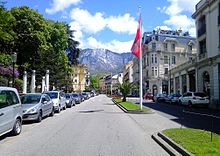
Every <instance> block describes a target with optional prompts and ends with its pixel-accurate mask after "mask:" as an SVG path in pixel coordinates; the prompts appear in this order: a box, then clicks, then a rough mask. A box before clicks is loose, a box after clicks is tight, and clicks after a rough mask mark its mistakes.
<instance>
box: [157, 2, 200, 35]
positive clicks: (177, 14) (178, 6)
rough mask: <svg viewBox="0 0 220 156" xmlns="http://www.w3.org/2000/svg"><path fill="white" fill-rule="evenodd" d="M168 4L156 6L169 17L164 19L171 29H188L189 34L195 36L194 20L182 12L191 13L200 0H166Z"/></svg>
mask: <svg viewBox="0 0 220 156" xmlns="http://www.w3.org/2000/svg"><path fill="white" fill-rule="evenodd" d="M167 1H168V2H170V5H169V6H164V7H162V8H161V7H158V8H157V10H159V11H160V12H162V13H166V14H167V15H169V19H167V20H165V21H164V24H167V25H168V26H170V27H171V28H172V29H180V28H181V29H182V30H183V31H189V33H190V35H191V36H195V22H194V20H193V19H192V18H191V17H187V16H186V15H185V14H184V13H186V12H188V13H190V14H192V13H193V12H194V11H195V5H196V4H197V3H198V2H199V1H200V0H167Z"/></svg>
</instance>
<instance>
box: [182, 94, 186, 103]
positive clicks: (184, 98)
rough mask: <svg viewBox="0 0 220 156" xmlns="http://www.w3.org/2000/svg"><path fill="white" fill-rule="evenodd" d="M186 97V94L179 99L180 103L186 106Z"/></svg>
mask: <svg viewBox="0 0 220 156" xmlns="http://www.w3.org/2000/svg"><path fill="white" fill-rule="evenodd" d="M186 95H187V93H184V94H183V97H181V102H182V104H183V105H185V104H186V98H187V97H186Z"/></svg>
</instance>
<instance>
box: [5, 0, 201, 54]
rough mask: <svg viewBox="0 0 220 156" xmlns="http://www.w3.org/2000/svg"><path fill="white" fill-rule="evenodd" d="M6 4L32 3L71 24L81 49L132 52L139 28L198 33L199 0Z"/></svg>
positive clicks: (15, 0) (12, 0) (14, 1)
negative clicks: (140, 24)
mask: <svg viewBox="0 0 220 156" xmlns="http://www.w3.org/2000/svg"><path fill="white" fill-rule="evenodd" d="M4 1H6V2H7V3H6V7H7V8H8V9H10V8H11V7H15V6H16V7H18V6H24V5H25V6H29V7H30V8H32V9H34V10H37V11H38V12H39V13H40V14H43V15H44V17H45V18H47V19H52V20H55V21H60V22H66V23H67V24H69V25H70V26H71V29H72V30H75V31H76V32H75V33H74V36H75V40H77V41H79V42H80V45H79V48H82V49H85V48H104V49H109V50H111V51H114V52H118V53H122V52H130V49H131V46H132V43H133V40H134V38H135V34H136V31H137V27H138V19H139V14H138V10H139V7H140V10H141V14H142V33H143V32H146V31H147V32H151V31H153V30H156V29H158V28H160V29H164V30H178V29H181V30H183V31H189V33H190V35H191V36H195V21H194V19H192V17H191V16H192V14H193V13H194V11H195V5H196V4H197V3H198V2H199V0H122V1H120V0H110V1H108V0H4Z"/></svg>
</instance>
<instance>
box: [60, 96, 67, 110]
mask: <svg viewBox="0 0 220 156" xmlns="http://www.w3.org/2000/svg"><path fill="white" fill-rule="evenodd" d="M60 103H61V107H62V108H63V107H65V105H66V98H65V94H64V93H63V92H60Z"/></svg>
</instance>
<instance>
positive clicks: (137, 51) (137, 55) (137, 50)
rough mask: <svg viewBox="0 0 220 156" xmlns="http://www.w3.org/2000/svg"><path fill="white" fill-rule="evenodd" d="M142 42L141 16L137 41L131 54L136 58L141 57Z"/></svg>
mask: <svg viewBox="0 0 220 156" xmlns="http://www.w3.org/2000/svg"><path fill="white" fill-rule="evenodd" d="M140 42H141V15H140V18H139V21H138V29H137V33H136V36H135V40H134V42H133V45H132V47H131V52H132V54H133V55H135V56H136V57H140V50H141V49H140Z"/></svg>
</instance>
